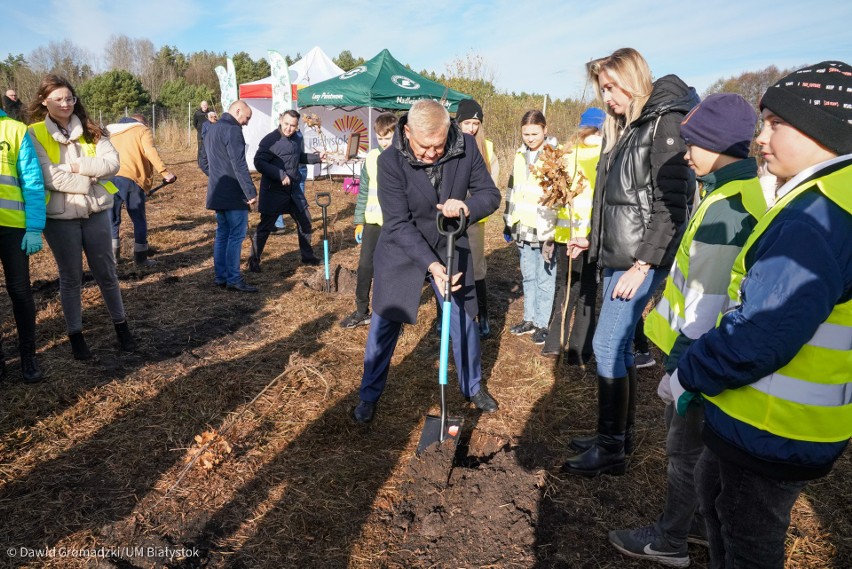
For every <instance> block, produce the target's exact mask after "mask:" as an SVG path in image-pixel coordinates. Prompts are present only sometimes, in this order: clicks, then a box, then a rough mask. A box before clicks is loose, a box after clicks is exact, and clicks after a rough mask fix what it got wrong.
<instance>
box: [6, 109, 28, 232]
mask: <svg viewBox="0 0 852 569" xmlns="http://www.w3.org/2000/svg"><path fill="white" fill-rule="evenodd" d="M26 135H27V127H26V125H25V124H24V123H21V122H18V121H16V120H14V119H12V118H9V117H0V226H3V227H19V228H23V227H26V226H27V216H26V213H25V211H24V194H23V192H22V191H21V181H20V180H19V179H18V150H20V148H21V143H22V142H23V140H24V137H25V136H26Z"/></svg>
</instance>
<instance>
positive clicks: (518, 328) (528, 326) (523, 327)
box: [509, 320, 536, 336]
mask: <svg viewBox="0 0 852 569" xmlns="http://www.w3.org/2000/svg"><path fill="white" fill-rule="evenodd" d="M535 331H536V327H535V324H533V323H532V322H530V321H529V320H524V321H523V322H521V323H520V324H515V325H514V326H512V327H511V328H509V333H510V334H512V335H514V336H523V335H524V334H532V333H533V332H535Z"/></svg>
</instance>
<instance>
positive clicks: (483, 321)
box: [474, 279, 491, 339]
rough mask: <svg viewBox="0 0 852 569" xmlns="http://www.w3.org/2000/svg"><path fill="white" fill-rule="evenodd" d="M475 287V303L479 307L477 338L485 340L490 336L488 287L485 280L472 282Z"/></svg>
mask: <svg viewBox="0 0 852 569" xmlns="http://www.w3.org/2000/svg"><path fill="white" fill-rule="evenodd" d="M474 285H475V286H476V302H477V304H478V305H479V316H478V319H479V337H480V338H483V339H484V338H487V337H489V336H490V335H491V324H490V323H489V322H488V287H486V286H485V279H481V280H478V281H474Z"/></svg>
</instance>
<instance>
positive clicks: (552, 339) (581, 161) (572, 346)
mask: <svg viewBox="0 0 852 569" xmlns="http://www.w3.org/2000/svg"><path fill="white" fill-rule="evenodd" d="M605 118H606V113H605V112H603V111H602V110H601V109H597V108H594V107H592V108H590V109H587V110H586V111H585V112H584V113H583V114H582V116H581V117H580V127H579V130H578V131H577V133H576V134H575V135H574V142H573V150H572V152H571V153H570V154H568V155H566V156H565V160H566V164H567V166H568V168H569V172H573V178H572V179H573V185H572V188H571V189H572V190H574V189H575V188H580V189H581V191H580V193H579V194H577V195H576V196H575V197H574V201H573V207H572V208H571V209H570V210H569V208H568V207H567V206H566V207H563V208H560V209H559V211H557V212H556V229H555V230H554V241H556V252H555V256H556V294H555V296H554V298H553V308H552V311H551V312H552V314H551V315H550V326H549V329H548V331H547V338H546V339H545V341H544V347H542V349H541V353H542V355H543V356H548V357H553V358H558V357H559V355H560V353H561V352H562V350H563V349H565V346H563V345H560V343H561V342H562V341H563V337H564V341H566V342H567V343H568V346H567V348H568V351H567V353H566V362H567V363H569V364H571V365H585V364H586V362H588V361H589V360H590V359H591V357H592V353H593V350H592V337H593V336H594V333H595V303H596V300H597V294H598V282H597V274H596V271H595V266H594V265H593V264H591V263H589V255H588V253H587V252H584V253H583V254H582V255H581V256H580V257H579V258H578V259H577V260H576V261H574V262H573V263H572V270H571V275H570V276H571V289H570V291H568V294H567V295H566V289H567V288H568V287H567V286H566V285H567V284H568V254H567V250H568V249H567V245H568V241H569V240H570V239H571V237H587V236H588V235H589V229H590V227H591V220H592V195H593V193H594V191H595V177H596V169H597V166H598V159H599V158H600V155H601V142H602V141H603V139H602V137H601V127H602V126H603V122H604V119H605ZM565 302H567V303H568V308H567V313H566V315H565V320H564V322H563V319H562V311H563V309H564V304H565ZM572 313H573V320H572V317H571V314H572ZM569 325H570V326H569ZM563 326H564V330H562V327H563ZM569 328H570V338H569Z"/></svg>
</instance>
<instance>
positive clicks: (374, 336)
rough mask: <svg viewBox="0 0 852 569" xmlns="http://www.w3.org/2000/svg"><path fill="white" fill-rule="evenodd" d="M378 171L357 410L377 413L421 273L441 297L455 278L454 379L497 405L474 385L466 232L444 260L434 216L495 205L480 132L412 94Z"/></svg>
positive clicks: (361, 418)
mask: <svg viewBox="0 0 852 569" xmlns="http://www.w3.org/2000/svg"><path fill="white" fill-rule="evenodd" d="M378 178H379V190H378V191H379V202H380V204H381V207H382V214H383V216H384V225H382V232H381V235H380V236H379V241H378V244H377V245H376V252H375V256H374V277H373V278H374V286H375V293H374V295H373V316H372V319H371V321H370V334H369V336H368V338H367V347H366V350H365V354H364V375H363V377H362V378H361V390H360V402H359V403H358V406H357V407H356V408H355V412H354V417H355V420H356V421H357V422H359V423H367V422H369V421H371V420H372V419H373V415H374V413H375V410H376V402H377V401H378V400H379V397H381V395H382V392H383V391H384V388H385V383H386V382H387V377H388V369H389V368H390V361H391V358H392V357H393V352H394V349H395V348H396V342H397V339H398V337H399V332H400V329H401V328H402V324H403V323H407V324H414V323H415V322H416V321H417V309H418V306H419V304H420V291H421V288H422V283H423V277H424V276H425V275H428V277H429V281H430V282H431V284H432V288H433V289H434V291H435V294H436V295H439V296H438V297H439V298H441V294H442V293H441V291H442V290H443V288H444V283H445V282H446V281H447V279H450V278H452V281H451V282H452V285H453V286H452V291H453V294H452V312H451V326H450V337H451V338H452V347H453V358H454V360H455V364H456V369H457V370H458V375H459V387H460V388H461V392H462V395H464V396H465V397H466V398H468V399H469V400H470V401H472V402H473V404H474V405H476V407H477V408H478V409H480V410H482V411H484V412H486V413H493V412H495V411H497V408H498V407H497V402H496V401H495V400H494V399H493V398H492V397H491V396H490V395H489V394H488V392H487V391H485V389H484V387H482V386H480V380H481V378H482V367H481V365H480V347H479V326H478V325H477V323H476V320H475V318H476V315H477V312H478V308H477V302H476V291H475V287H474V282H473V262H472V258H471V255H470V246H469V244H468V240H467V235H466V234H464V233H463V234H461V235H460V236H459V237H458V238H457V239H456V249H457V251H456V252H457V254H456V262H455V263H454V266H453V267H450V268H449V270H447V268H446V267H445V263H446V259H445V255H446V243H447V242H446V239H447V238H446V236H444V235H441V234H440V233H439V232H438V227H437V225H436V223H435V216H436V214H437V212H438V211H441V212H442V213H443V214H444V216H445V217H447V218H457V217H459V212H462V211H463V212H464V213H465V216H466V217H467V218H468V220H469V221H470V222H471V223H475V222H477V221H479V220H480V219H482V218H484V217H486V216H488V215H489V214H491V213H492V212H494V211H495V210H496V209H497V207H498V206H499V205H500V200H501V198H500V192H499V190H498V189H497V187H496V186H495V185H494V181H493V180H492V179H491V176H490V174H489V173H488V170H487V169H486V167H485V162H484V161H483V159H482V155H481V154H480V153H479V151H478V150H477V148H476V141H475V140H474V139H473V137H472V136H469V135H464V134H462V132H461V129H460V128H459V127H458V125H456V124H455V123H453V122H451V120H450V115H449V113H447V110H446V109H445V108H444V107H443V105H441V104H440V103H438V102H437V101H432V100H425V99H424V100H420V101H417V102H416V103H414V104H413V105H412V106H411V110H410V111H409V112H408V114H407V115H406V116H404V117H402V119H401V120H400V121H399V125H398V126H397V132H396V135H395V137H394V144H393V146H392V147H390V148H388V149H387V150H386V151H385V152H382V154H381V155H380V156H379V161H378ZM468 193H469V194H470V197H467V198H466V196H468ZM465 198H466V199H465ZM449 274H452V277H450V276H449Z"/></svg>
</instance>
